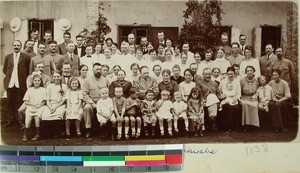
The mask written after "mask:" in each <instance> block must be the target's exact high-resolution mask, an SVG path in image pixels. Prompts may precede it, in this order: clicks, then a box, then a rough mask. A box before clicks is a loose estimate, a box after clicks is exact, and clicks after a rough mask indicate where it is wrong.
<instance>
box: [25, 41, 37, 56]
mask: <svg viewBox="0 0 300 173" xmlns="http://www.w3.org/2000/svg"><path fill="white" fill-rule="evenodd" d="M33 45H34V41H33V40H26V41H25V48H24V50H23V51H22V53H24V54H26V55H27V56H29V58H30V60H31V58H32V57H35V56H36V53H35V52H34V51H33Z"/></svg>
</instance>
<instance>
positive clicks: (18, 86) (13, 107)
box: [3, 40, 30, 126]
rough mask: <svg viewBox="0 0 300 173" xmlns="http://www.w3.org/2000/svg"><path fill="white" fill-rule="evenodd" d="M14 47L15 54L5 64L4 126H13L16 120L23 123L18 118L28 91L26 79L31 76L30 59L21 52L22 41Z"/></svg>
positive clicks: (17, 41) (14, 44) (16, 41)
mask: <svg viewBox="0 0 300 173" xmlns="http://www.w3.org/2000/svg"><path fill="white" fill-rule="evenodd" d="M12 46H13V49H14V52H13V53H11V54H9V55H7V56H6V57H5V60H4V64H3V73H4V74H5V77H4V89H5V90H6V92H7V113H6V115H7V122H6V123H5V124H4V126H9V125H11V124H12V123H13V120H14V119H15V120H17V121H18V122H19V123H22V122H21V119H20V118H19V116H18V108H19V107H20V106H21V104H22V102H23V97H24V95H25V92H26V89H27V88H26V79H27V77H28V75H29V74H28V73H29V64H30V60H29V59H30V58H29V56H28V55H26V54H24V53H22V52H20V50H21V47H22V43H21V41H19V40H15V41H14V42H13V44H12Z"/></svg>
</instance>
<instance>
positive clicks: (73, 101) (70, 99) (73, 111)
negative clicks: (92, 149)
mask: <svg viewBox="0 0 300 173" xmlns="http://www.w3.org/2000/svg"><path fill="white" fill-rule="evenodd" d="M66 100H67V111H66V135H67V138H69V137H70V125H71V120H75V126H76V133H77V136H78V137H80V136H81V132H80V122H81V119H82V115H83V108H82V100H83V92H82V90H81V89H80V82H79V80H78V79H77V78H75V77H74V78H71V80H70V86H69V90H67V92H66Z"/></svg>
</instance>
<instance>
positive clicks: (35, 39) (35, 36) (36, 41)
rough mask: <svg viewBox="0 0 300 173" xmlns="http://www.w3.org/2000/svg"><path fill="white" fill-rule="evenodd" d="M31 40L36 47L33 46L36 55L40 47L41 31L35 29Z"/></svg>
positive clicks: (31, 34)
mask: <svg viewBox="0 0 300 173" xmlns="http://www.w3.org/2000/svg"><path fill="white" fill-rule="evenodd" d="M30 39H31V40H33V42H34V45H33V51H34V52H35V53H38V45H39V42H40V40H39V30H38V29H33V30H32V31H31V33H30Z"/></svg>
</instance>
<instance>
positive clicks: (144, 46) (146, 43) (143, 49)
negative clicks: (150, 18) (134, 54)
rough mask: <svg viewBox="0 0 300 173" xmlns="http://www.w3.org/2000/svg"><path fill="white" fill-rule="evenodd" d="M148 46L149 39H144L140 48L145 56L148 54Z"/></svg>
mask: <svg viewBox="0 0 300 173" xmlns="http://www.w3.org/2000/svg"><path fill="white" fill-rule="evenodd" d="M147 46H148V40H147V37H142V38H141V42H140V47H141V49H142V51H143V54H144V55H145V54H147V53H148V49H147Z"/></svg>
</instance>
